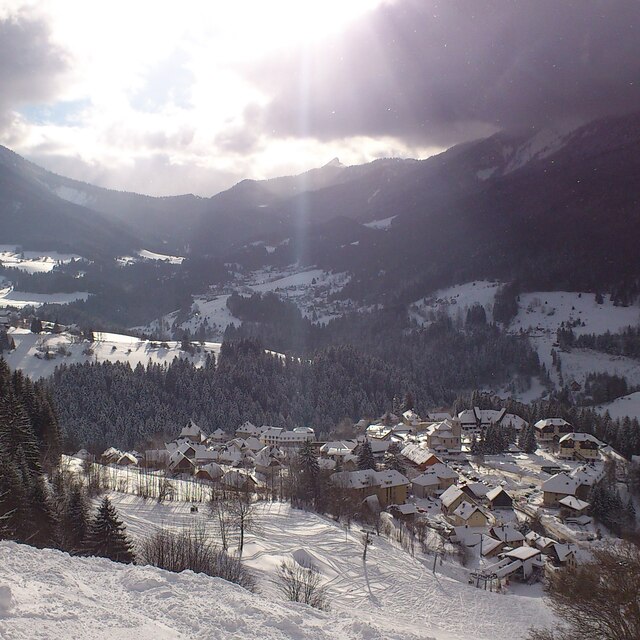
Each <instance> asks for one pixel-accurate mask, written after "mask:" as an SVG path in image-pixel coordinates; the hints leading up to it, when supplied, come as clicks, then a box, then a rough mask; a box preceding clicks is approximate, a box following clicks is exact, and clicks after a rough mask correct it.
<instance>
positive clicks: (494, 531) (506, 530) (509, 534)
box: [490, 526, 524, 543]
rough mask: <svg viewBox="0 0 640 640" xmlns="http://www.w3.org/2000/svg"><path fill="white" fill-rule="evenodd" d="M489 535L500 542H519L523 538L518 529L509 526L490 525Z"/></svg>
mask: <svg viewBox="0 0 640 640" xmlns="http://www.w3.org/2000/svg"><path fill="white" fill-rule="evenodd" d="M490 533H491V535H492V536H493V537H494V538H496V539H497V540H502V542H507V543H511V542H521V541H523V540H524V536H523V535H522V533H520V531H518V530H517V529H514V528H513V527H509V526H501V527H491V531H490Z"/></svg>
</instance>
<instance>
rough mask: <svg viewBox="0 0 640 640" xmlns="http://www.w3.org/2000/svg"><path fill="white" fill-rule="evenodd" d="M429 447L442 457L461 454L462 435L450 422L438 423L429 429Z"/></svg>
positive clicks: (427, 432) (427, 435) (427, 433)
mask: <svg viewBox="0 0 640 640" xmlns="http://www.w3.org/2000/svg"><path fill="white" fill-rule="evenodd" d="M457 424H458V425H459V423H457ZM426 437H427V447H429V449H432V450H433V451H435V452H436V453H438V454H441V455H445V456H446V455H450V454H454V455H457V454H459V453H460V433H459V432H458V433H456V427H455V426H454V424H453V423H452V422H450V421H446V420H445V421H444V422H438V423H436V424H432V425H431V426H429V427H427V431H426Z"/></svg>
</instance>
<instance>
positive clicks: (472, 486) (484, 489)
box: [462, 482, 491, 498]
mask: <svg viewBox="0 0 640 640" xmlns="http://www.w3.org/2000/svg"><path fill="white" fill-rule="evenodd" d="M462 486H465V487H467V489H469V490H470V491H471V493H473V495H474V496H475V497H476V498H484V497H485V496H486V495H487V493H488V492H489V489H490V488H491V487H488V486H487V485H486V484H483V483H482V482H467V483H466V484H464V485H462Z"/></svg>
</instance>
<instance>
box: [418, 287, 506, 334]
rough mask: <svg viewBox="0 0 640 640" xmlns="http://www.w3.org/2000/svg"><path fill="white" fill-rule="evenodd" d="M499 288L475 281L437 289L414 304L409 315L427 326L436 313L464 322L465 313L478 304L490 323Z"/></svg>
mask: <svg viewBox="0 0 640 640" xmlns="http://www.w3.org/2000/svg"><path fill="white" fill-rule="evenodd" d="M500 286H501V283H500V282H492V281H489V280H476V281H474V282H467V283H465V284H459V285H455V286H453V287H447V288H446V289H439V290H438V291H436V292H435V293H434V294H432V295H430V296H428V297H426V298H421V299H420V300H417V301H416V302H414V303H413V304H412V305H411V307H410V308H409V315H410V317H411V318H412V319H414V320H415V321H416V322H418V324H420V325H425V324H429V322H430V321H431V319H433V318H434V317H435V314H438V313H446V314H447V315H449V316H450V317H452V318H459V319H460V320H462V321H463V322H464V319H465V317H466V314H467V311H468V310H469V309H470V308H471V307H473V306H475V305H478V304H479V305H482V306H483V307H484V309H485V311H486V313H487V320H488V321H491V318H492V317H493V303H494V301H495V297H496V293H497V292H498V289H499V288H500Z"/></svg>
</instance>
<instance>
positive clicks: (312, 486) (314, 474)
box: [298, 441, 320, 506]
mask: <svg viewBox="0 0 640 640" xmlns="http://www.w3.org/2000/svg"><path fill="white" fill-rule="evenodd" d="M298 461H299V469H300V492H301V495H300V498H301V499H302V500H303V501H304V502H306V503H307V504H310V503H312V502H313V504H314V506H317V504H316V503H317V501H318V497H319V493H320V491H319V489H320V486H319V485H320V465H319V464H318V458H317V456H316V452H315V450H314V448H313V444H312V443H311V441H307V442H305V443H304V444H303V445H302V446H301V447H300V451H299V452H298Z"/></svg>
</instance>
